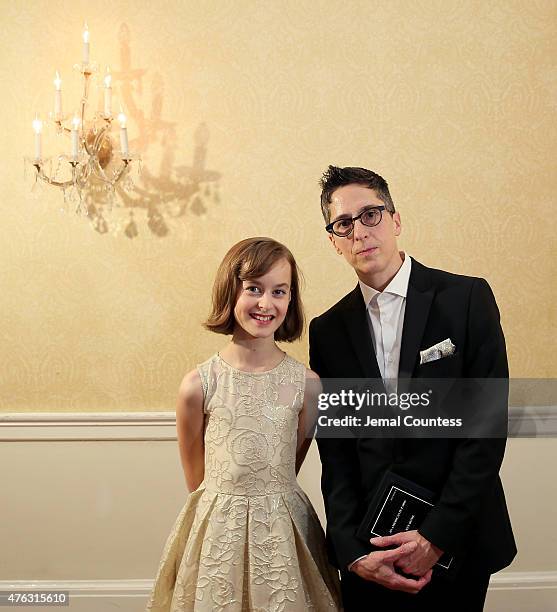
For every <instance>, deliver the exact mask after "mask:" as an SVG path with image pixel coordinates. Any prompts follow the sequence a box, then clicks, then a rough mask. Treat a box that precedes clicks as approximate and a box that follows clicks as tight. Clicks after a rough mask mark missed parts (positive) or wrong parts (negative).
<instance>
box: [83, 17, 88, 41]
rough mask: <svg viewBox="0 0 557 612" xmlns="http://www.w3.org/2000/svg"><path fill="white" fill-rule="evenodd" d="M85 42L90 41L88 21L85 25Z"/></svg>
mask: <svg viewBox="0 0 557 612" xmlns="http://www.w3.org/2000/svg"><path fill="white" fill-rule="evenodd" d="M83 42H84V43H89V26H88V25H87V22H85V25H84V26H83Z"/></svg>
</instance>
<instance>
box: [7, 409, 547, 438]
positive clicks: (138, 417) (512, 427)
mask: <svg viewBox="0 0 557 612" xmlns="http://www.w3.org/2000/svg"><path fill="white" fill-rule="evenodd" d="M509 437H512V438H534V437H544V438H546V437H557V406H521V407H511V408H510V410H509ZM47 440H52V441H63V440H67V441H88V440H89V441H114V440H133V441H144V440H176V417H175V413H174V412H89V413H81V412H8V413H4V414H0V441H2V442H9V441H19V442H23V441H27V442H34V441H35V442H43V441H47Z"/></svg>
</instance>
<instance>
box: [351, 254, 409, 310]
mask: <svg viewBox="0 0 557 612" xmlns="http://www.w3.org/2000/svg"><path fill="white" fill-rule="evenodd" d="M402 255H403V256H404V261H403V262H402V266H400V268H399V269H398V272H397V273H396V274H395V275H394V276H393V278H392V279H391V282H390V283H389V284H388V285H387V286H386V287H385V289H383V291H377V289H374V288H373V287H370V286H369V285H366V284H365V283H363V282H362V281H358V282H359V283H360V289H361V291H362V295H363V296H364V302H365V304H366V306H369V303H370V302H371V300H372V299H373V298H374V297H375V296H376V295H378V294H380V293H390V294H392V295H398V296H400V297H403V298H405V297H406V294H407V293H408V282H409V280H410V271H411V269H412V259H411V257H410V256H409V255H406V254H405V253H402Z"/></svg>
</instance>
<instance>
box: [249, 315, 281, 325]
mask: <svg viewBox="0 0 557 612" xmlns="http://www.w3.org/2000/svg"><path fill="white" fill-rule="evenodd" d="M249 316H250V317H251V318H252V319H255V320H256V321H262V322H263V323H268V322H269V321H272V320H273V319H274V318H275V317H274V315H262V314H255V313H250V315H249Z"/></svg>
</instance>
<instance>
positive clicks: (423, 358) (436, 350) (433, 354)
mask: <svg viewBox="0 0 557 612" xmlns="http://www.w3.org/2000/svg"><path fill="white" fill-rule="evenodd" d="M455 350H456V346H455V345H454V344H453V343H452V342H451V339H450V338H447V339H446V340H442V341H441V342H438V343H437V344H434V345H433V346H430V347H429V348H427V349H424V350H423V351H420V365H421V364H422V363H428V362H430V361H436V360H437V359H443V357H449V356H450V355H453V354H454V352H455Z"/></svg>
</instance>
